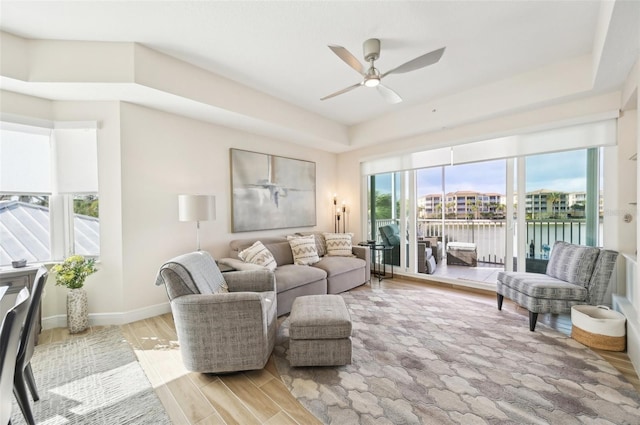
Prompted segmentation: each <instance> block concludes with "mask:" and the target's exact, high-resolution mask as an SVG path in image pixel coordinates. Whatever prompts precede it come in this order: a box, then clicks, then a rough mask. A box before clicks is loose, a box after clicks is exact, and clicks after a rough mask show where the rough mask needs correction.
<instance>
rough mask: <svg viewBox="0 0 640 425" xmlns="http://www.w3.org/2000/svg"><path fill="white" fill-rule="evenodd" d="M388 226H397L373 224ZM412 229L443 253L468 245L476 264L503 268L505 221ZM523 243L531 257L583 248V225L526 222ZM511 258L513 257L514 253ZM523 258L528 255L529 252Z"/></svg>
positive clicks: (423, 222)
mask: <svg viewBox="0 0 640 425" xmlns="http://www.w3.org/2000/svg"><path fill="white" fill-rule="evenodd" d="M391 223H396V224H399V223H398V220H395V219H387V220H376V229H379V228H380V227H381V226H385V225H387V224H391ZM416 228H417V235H418V236H424V237H432V236H436V237H438V238H440V240H442V241H443V242H444V245H445V246H444V247H443V251H444V252H446V243H448V242H472V243H475V244H476V247H477V252H478V261H479V262H483V263H491V264H505V259H506V243H505V238H506V237H507V231H506V230H507V229H506V220H481V219H478V220H451V219H448V220H444V221H443V220H439V219H418V222H417V225H416ZM443 235H444V236H443ZM515 237H517V235H515V236H514V238H515ZM376 239H377V240H378V242H382V241H381V239H380V232H377V235H376ZM526 240H527V247H529V245H530V244H531V243H533V246H534V256H535V257H539V258H544V257H545V256H546V255H548V253H549V249H548V248H549V247H551V246H553V244H554V243H555V241H566V242H570V243H574V244H578V245H585V242H586V221H585V220H557V219H547V220H527V235H526ZM514 249H517V247H516V248H514ZM514 255H517V252H516V253H514ZM524 255H527V256H528V255H529V248H527V251H526V252H525V253H524Z"/></svg>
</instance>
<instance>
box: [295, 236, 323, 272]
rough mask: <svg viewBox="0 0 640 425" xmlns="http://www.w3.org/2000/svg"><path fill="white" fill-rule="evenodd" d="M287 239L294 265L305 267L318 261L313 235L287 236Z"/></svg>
mask: <svg viewBox="0 0 640 425" xmlns="http://www.w3.org/2000/svg"><path fill="white" fill-rule="evenodd" d="M287 239H289V245H290V246H291V253H292V254H293V263H294V264H298V265H301V266H306V265H311V264H313V263H317V262H318V261H320V257H318V251H317V250H316V238H315V237H314V236H313V235H309V236H287Z"/></svg>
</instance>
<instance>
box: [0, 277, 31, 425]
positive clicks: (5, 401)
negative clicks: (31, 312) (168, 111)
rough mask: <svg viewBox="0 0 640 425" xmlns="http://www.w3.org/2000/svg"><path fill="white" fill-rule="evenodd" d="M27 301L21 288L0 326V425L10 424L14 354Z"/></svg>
mask: <svg viewBox="0 0 640 425" xmlns="http://www.w3.org/2000/svg"><path fill="white" fill-rule="evenodd" d="M28 300H29V289H27V288H23V289H22V290H21V291H20V292H19V293H18V298H17V299H16V303H15V305H14V306H13V307H12V308H11V309H10V310H9V311H8V312H7V314H6V315H5V316H4V319H3V320H2V325H0V425H6V424H11V403H12V397H11V391H12V389H13V376H14V374H15V371H16V354H17V353H18V344H19V343H20V331H21V330H22V325H23V324H24V320H25V318H26V316H27V308H28V307H29V303H28Z"/></svg>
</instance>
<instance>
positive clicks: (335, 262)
mask: <svg viewBox="0 0 640 425" xmlns="http://www.w3.org/2000/svg"><path fill="white" fill-rule="evenodd" d="M366 266H367V263H365V261H364V260H362V259H360V258H356V257H340V256H330V255H327V256H326V257H322V258H321V259H320V261H318V262H317V263H315V264H314V265H313V267H317V268H319V269H322V270H324V271H325V272H326V273H327V277H331V276H337V275H340V274H342V273H347V272H350V271H351V270H355V269H360V268H365V267H366Z"/></svg>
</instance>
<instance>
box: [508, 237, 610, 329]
mask: <svg viewBox="0 0 640 425" xmlns="http://www.w3.org/2000/svg"><path fill="white" fill-rule="evenodd" d="M617 258H618V253H617V252H616V251H611V250H606V249H599V248H594V247H589V246H580V245H572V244H569V243H567V242H561V241H558V242H556V243H555V244H554V246H553V250H552V251H551V257H550V258H549V264H548V265H547V271H546V273H545V274H539V273H530V272H499V273H498V283H497V288H496V291H497V298H498V310H502V302H503V300H504V297H507V298H509V299H510V300H512V301H514V302H515V303H516V304H519V305H521V306H522V307H524V308H526V309H527V310H529V330H530V331H532V332H533V331H535V328H536V322H537V320H538V314H539V313H553V314H559V313H570V312H571V307H572V306H574V305H579V304H589V305H599V304H605V303H606V300H605V295H606V294H607V290H608V289H609V281H610V280H611V274H612V273H613V269H614V267H615V263H616V259H617Z"/></svg>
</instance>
